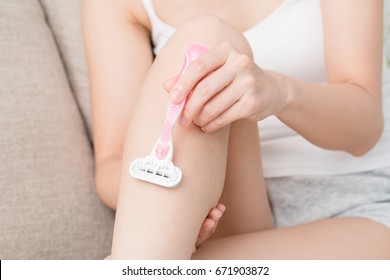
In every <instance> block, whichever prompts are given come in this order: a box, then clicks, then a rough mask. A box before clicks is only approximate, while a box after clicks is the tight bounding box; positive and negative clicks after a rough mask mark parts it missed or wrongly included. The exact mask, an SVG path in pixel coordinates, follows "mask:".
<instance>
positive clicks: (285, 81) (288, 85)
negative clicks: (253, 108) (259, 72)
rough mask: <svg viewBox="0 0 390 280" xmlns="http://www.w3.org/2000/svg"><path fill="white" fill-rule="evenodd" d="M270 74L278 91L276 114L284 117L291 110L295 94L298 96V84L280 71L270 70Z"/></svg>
mask: <svg viewBox="0 0 390 280" xmlns="http://www.w3.org/2000/svg"><path fill="white" fill-rule="evenodd" d="M268 74H269V75H270V76H271V78H272V79H273V81H274V86H275V88H276V92H277V96H278V97H277V98H278V102H277V103H278V106H277V108H276V111H275V112H274V115H275V116H277V117H278V118H279V117H282V116H284V115H286V114H288V111H290V110H291V108H292V106H293V104H294V100H295V96H296V88H295V87H296V85H295V84H294V82H293V80H292V79H290V78H288V77H286V76H284V75H282V74H279V73H275V72H272V71H268Z"/></svg>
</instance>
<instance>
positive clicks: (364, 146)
mask: <svg viewBox="0 0 390 280" xmlns="http://www.w3.org/2000/svg"><path fill="white" fill-rule="evenodd" d="M383 129H384V120H383V117H382V118H381V119H380V122H378V124H377V125H376V127H375V129H372V131H371V132H370V134H369V135H368V136H367V137H364V139H362V141H356V142H355V143H356V144H355V145H353V146H350V147H349V149H346V151H347V152H348V153H350V154H351V155H353V156H355V157H362V156H364V155H366V154H367V153H368V152H369V151H371V150H372V149H373V148H374V147H375V145H376V144H377V143H378V141H379V139H380V138H381V136H382V133H383ZM362 138H363V137H362Z"/></svg>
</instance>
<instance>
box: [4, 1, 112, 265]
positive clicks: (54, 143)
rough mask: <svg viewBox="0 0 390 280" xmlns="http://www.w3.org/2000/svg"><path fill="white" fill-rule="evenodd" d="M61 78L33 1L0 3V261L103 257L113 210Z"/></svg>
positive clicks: (61, 70) (39, 9)
mask: <svg viewBox="0 0 390 280" xmlns="http://www.w3.org/2000/svg"><path fill="white" fill-rule="evenodd" d="M57 2H60V1H57ZM61 3H63V5H64V9H66V7H68V6H67V5H71V4H74V3H75V1H70V2H68V1H61ZM71 16H72V17H74V20H75V21H77V20H78V15H77V14H72V15H69V17H71ZM63 28H66V27H65V26H63ZM69 44H73V43H69ZM78 55H80V53H79V54H78ZM64 57H65V56H64ZM68 58H69V57H68ZM69 59H71V58H69ZM72 59H75V60H79V61H81V60H82V58H81V57H78V58H72ZM82 72H83V71H80V75H85V73H82ZM66 73H67V71H65V68H64V65H63V63H62V61H61V55H60V52H59V51H58V48H57V45H56V41H55V40H54V37H53V33H52V30H51V29H50V28H49V26H48V24H47V21H46V18H45V15H44V13H43V11H42V6H41V4H40V2H39V1H38V0H29V1H25V0H2V1H0V223H1V226H0V259H99V258H103V257H104V256H105V255H107V254H108V253H109V250H110V243H111V237H112V227H113V220H114V219H113V218H114V217H113V212H112V211H111V210H109V209H107V208H106V207H105V206H104V205H102V203H101V202H100V201H99V199H98V197H97V195H96V193H95V189H94V182H93V172H94V170H93V158H92V149H91V145H90V142H89V140H88V137H87V132H86V129H85V126H84V121H83V118H82V114H80V110H79V108H78V105H77V103H76V102H75V98H74V95H73V94H72V91H71V88H73V87H71V86H70V84H69V80H68V78H67V75H66ZM77 75H78V74H77V73H76V72H75V74H74V76H73V79H77V77H76V76H77ZM84 78H85V77H84Z"/></svg>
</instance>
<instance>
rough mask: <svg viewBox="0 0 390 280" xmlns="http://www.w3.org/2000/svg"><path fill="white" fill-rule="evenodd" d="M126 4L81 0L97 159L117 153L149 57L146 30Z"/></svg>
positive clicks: (150, 58)
mask: <svg viewBox="0 0 390 280" xmlns="http://www.w3.org/2000/svg"><path fill="white" fill-rule="evenodd" d="M128 2H129V1H125V0H118V1H112V0H84V1H83V11H82V25H83V34H84V42H85V48H86V54H87V61H88V68H89V81H90V92H91V104H92V119H93V134H94V147H95V160H96V162H97V163H98V162H99V161H101V160H104V159H106V158H110V157H113V156H119V157H120V156H121V154H122V150H123V145H124V139H125V135H126V131H127V127H128V123H129V119H130V117H131V112H132V106H133V104H134V102H135V98H136V96H137V94H138V92H139V89H140V87H141V85H142V82H143V80H144V78H145V75H146V73H147V71H148V70H149V68H150V66H151V64H152V60H153V55H152V52H151V46H150V41H149V33H148V31H147V30H146V28H144V27H143V26H142V25H141V24H139V23H138V22H137V20H136V19H135V18H134V17H133V15H132V13H131V11H130V9H129V4H128Z"/></svg>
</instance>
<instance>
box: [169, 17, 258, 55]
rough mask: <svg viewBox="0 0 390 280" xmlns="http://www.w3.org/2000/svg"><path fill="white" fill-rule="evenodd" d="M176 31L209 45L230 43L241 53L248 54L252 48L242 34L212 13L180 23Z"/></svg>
mask: <svg viewBox="0 0 390 280" xmlns="http://www.w3.org/2000/svg"><path fill="white" fill-rule="evenodd" d="M176 33H178V34H180V33H184V34H186V36H188V34H191V35H192V37H194V39H196V40H199V41H201V42H204V43H207V44H209V45H210V46H211V47H213V46H217V45H221V44H232V45H233V46H234V47H235V48H236V49H237V50H239V51H240V52H241V53H245V54H247V55H249V56H251V57H252V56H253V55H252V50H251V48H250V46H249V43H248V41H247V40H246V38H245V37H244V36H243V34H242V33H241V32H240V31H238V30H237V29H236V28H235V27H233V26H232V25H231V24H229V23H228V22H226V21H225V20H223V19H221V18H219V17H217V16H212V15H198V16H194V17H191V18H189V19H187V20H185V21H184V22H182V23H181V24H180V26H179V27H178V28H177V30H176Z"/></svg>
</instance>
